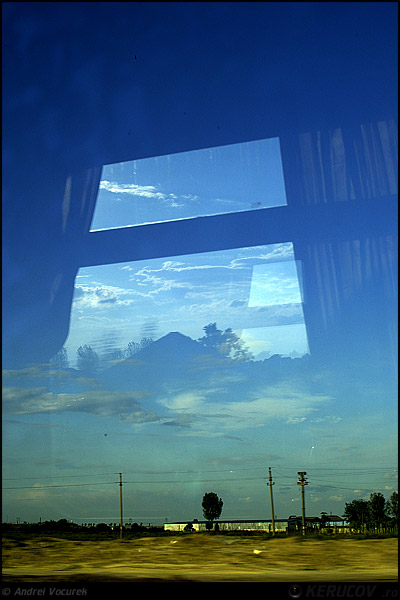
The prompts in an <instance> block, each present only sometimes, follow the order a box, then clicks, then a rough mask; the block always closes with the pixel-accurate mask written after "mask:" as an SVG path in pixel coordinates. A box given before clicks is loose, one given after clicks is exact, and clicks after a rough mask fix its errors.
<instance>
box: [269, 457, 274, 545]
mask: <svg viewBox="0 0 400 600" xmlns="http://www.w3.org/2000/svg"><path fill="white" fill-rule="evenodd" d="M267 485H269V493H270V496H271V514H272V535H275V514H274V497H273V495H272V486H273V485H275V482H273V481H272V474H271V467H269V482H267Z"/></svg>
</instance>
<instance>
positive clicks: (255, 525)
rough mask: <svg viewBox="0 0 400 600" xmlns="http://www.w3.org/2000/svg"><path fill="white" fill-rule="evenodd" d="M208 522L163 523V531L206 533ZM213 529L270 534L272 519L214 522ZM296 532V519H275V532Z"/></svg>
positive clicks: (195, 520)
mask: <svg viewBox="0 0 400 600" xmlns="http://www.w3.org/2000/svg"><path fill="white" fill-rule="evenodd" d="M208 523H209V521H198V520H197V519H194V520H193V521H178V522H175V523H164V531H207V525H208ZM213 529H214V530H215V529H219V531H266V532H269V533H272V519H267V520H263V521H260V520H248V519H246V520H235V521H220V520H218V521H214V523H213ZM294 531H296V519H295V518H294V519H275V532H284V533H291V532H294Z"/></svg>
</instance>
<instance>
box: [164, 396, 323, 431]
mask: <svg viewBox="0 0 400 600" xmlns="http://www.w3.org/2000/svg"><path fill="white" fill-rule="evenodd" d="M219 393H220V390H219V389H218V388H216V387H214V388H210V389H208V390H206V389H203V390H202V391H201V392H197V391H187V392H181V393H171V394H170V395H169V396H165V397H163V398H161V399H160V400H159V403H160V404H161V405H162V406H164V407H165V408H167V409H168V410H169V411H170V417H171V418H173V419H174V424H178V422H177V415H186V418H185V425H186V426H187V425H188V420H189V418H190V415H192V416H193V417H195V418H194V419H193V423H192V425H193V427H192V429H194V430H195V431H196V432H197V433H200V432H201V433H203V434H204V435H212V434H214V433H215V431H214V430H218V432H219V434H223V433H226V432H229V431H239V430H244V429H247V428H251V429H255V428H258V427H263V426H264V425H265V424H267V423H271V421H281V422H282V421H283V423H284V424H286V425H289V426H294V425H298V424H300V423H302V422H304V421H306V420H307V419H308V417H309V415H310V414H312V413H313V412H315V411H316V410H318V409H319V408H320V407H321V405H323V404H325V403H326V402H327V401H329V400H330V399H331V398H330V397H328V396H318V395H312V394H308V393H306V392H300V391H297V390H295V389H291V388H290V386H289V385H281V386H275V387H272V386H271V387H270V388H266V389H264V390H261V391H260V392H259V393H258V394H255V393H253V395H252V397H251V398H250V399H249V400H248V401H239V402H231V401H230V402H223V401H221V400H220V399H219V401H218V403H216V401H215V398H216V397H218V395H219ZM189 411H190V415H189ZM194 421H195V422H194Z"/></svg>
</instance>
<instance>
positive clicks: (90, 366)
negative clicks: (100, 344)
mask: <svg viewBox="0 0 400 600" xmlns="http://www.w3.org/2000/svg"><path fill="white" fill-rule="evenodd" d="M76 353H77V355H78V359H77V366H78V369H80V370H81V371H87V372H88V373H94V372H95V371H97V369H98V367H99V362H100V361H99V357H98V355H97V352H95V350H93V348H92V347H91V346H87V345H86V344H85V345H84V346H79V348H78V350H77V352H76Z"/></svg>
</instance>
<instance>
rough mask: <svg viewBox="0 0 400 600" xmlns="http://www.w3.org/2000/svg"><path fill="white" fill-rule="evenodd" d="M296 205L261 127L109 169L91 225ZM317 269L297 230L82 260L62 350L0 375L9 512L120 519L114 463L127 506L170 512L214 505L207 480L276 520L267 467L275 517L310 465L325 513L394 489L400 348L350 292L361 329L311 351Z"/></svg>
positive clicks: (156, 515) (311, 508) (148, 515)
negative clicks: (216, 245)
mask: <svg viewBox="0 0 400 600" xmlns="http://www.w3.org/2000/svg"><path fill="white" fill-rule="evenodd" d="M285 204H286V197H285V188H284V183H283V175H282V165H281V160H280V152H279V140H276V139H274V140H264V141H257V142H252V143H248V144H239V145H233V146H227V147H223V148H218V149H210V150H204V151H199V152H190V153H186V154H180V155H171V156H168V157H161V158H156V159H146V160H142V161H134V162H133V163H127V164H122V165H121V164H119V165H109V166H107V167H104V169H103V175H102V181H101V184H100V190H99V194H98V202H97V205H96V211H95V215H94V219H93V223H92V230H94V229H107V228H113V227H122V226H124V225H132V224H140V223H146V222H153V221H157V220H168V219H173V218H183V217H195V216H199V215H209V214H215V213H216V212H224V211H228V212H230V211H232V210H234V211H238V210H239V211H240V210H246V209H250V208H254V207H263V208H265V207H273V206H280V205H285ZM304 268H305V267H304V264H303V261H302V259H301V258H298V257H297V256H296V251H295V246H294V244H293V243H292V242H288V241H284V242H282V243H278V244H270V245H264V246H254V247H246V248H236V249H234V250H226V251H218V252H208V253H203V254H193V255H186V256H174V257H167V258H160V259H153V260H143V261H136V262H129V263H117V264H112V265H110V264H105V265H101V266H96V267H85V268H81V269H80V270H79V271H78V274H77V276H76V279H75V287H74V297H73V303H72V312H71V320H70V328H69V334H68V338H67V340H66V342H65V348H64V353H62V354H59V355H58V356H56V357H54V359H53V361H52V363H50V364H37V365H31V366H29V367H26V368H24V369H20V370H8V371H6V372H5V373H4V417H5V420H4V423H5V427H4V432H3V440H4V441H3V443H4V449H5V455H6V462H5V467H4V471H3V476H4V483H3V486H4V498H3V502H4V508H3V514H5V515H6V516H7V517H9V518H10V519H11V520H13V519H15V518H17V517H19V516H20V517H22V518H23V519H24V520H28V521H29V520H33V521H35V520H36V521H37V520H39V518H43V519H50V518H55V519H58V518H68V519H72V520H74V521H76V522H84V521H91V522H96V521H100V520H101V521H106V522H114V521H118V507H119V505H118V486H117V477H116V475H117V473H118V472H122V473H123V475H124V481H125V482H126V486H125V488H124V494H125V509H124V514H125V515H126V520H128V519H130V518H131V519H132V520H133V521H137V522H151V523H156V524H161V523H162V522H164V521H165V520H166V519H168V520H169V521H173V520H185V519H188V520H190V519H193V518H201V517H202V515H201V499H202V496H203V494H204V493H205V491H215V492H216V493H218V495H219V496H220V497H222V498H223V501H224V510H223V515H222V516H223V518H226V519H228V518H231V519H235V518H251V519H257V518H260V519H263V518H270V516H271V515H270V508H269V504H268V502H269V501H268V494H269V490H268V488H267V486H266V480H267V473H268V467H269V466H271V467H272V472H273V476H274V480H275V482H276V485H275V486H274V494H275V509H276V512H277V516H278V517H279V518H285V517H288V516H289V515H290V514H300V510H301V508H300V506H301V505H300V493H299V488H298V486H297V472H298V471H300V470H306V471H307V473H308V478H309V486H308V488H307V493H306V505H307V513H308V514H309V515H312V516H318V515H319V514H320V512H321V511H326V512H328V513H329V512H332V513H333V514H338V515H341V514H342V513H343V510H344V503H345V502H347V501H351V500H352V499H353V498H355V497H356V498H364V497H365V498H369V494H370V493H371V492H374V491H381V492H382V493H384V494H385V495H386V497H389V496H390V494H391V492H392V491H393V490H395V489H396V487H397V468H396V464H395V456H396V455H397V454H396V443H397V435H396V426H395V423H396V418H395V416H396V404H397V400H396V398H397V393H396V380H395V377H394V374H393V369H392V360H391V357H390V356H389V359H388V360H386V359H387V357H385V356H382V355H380V356H378V354H374V353H370V354H368V353H366V348H365V345H364V339H365V327H367V328H368V323H366V322H365V321H364V322H363V321H362V320H356V321H354V320H353V321H352V310H354V307H351V309H352V310H349V311H348V313H346V314H345V315H344V319H343V323H344V324H346V323H347V324H348V323H349V322H351V323H354V326H353V329H352V331H351V344H350V345H349V346H343V347H342V348H341V352H340V353H339V354H338V355H337V356H332V352H331V351H328V350H329V348H328V347H327V356H329V360H325V359H324V355H323V354H321V353H319V354H317V355H316V354H315V353H312V352H310V345H309V335H310V331H309V327H308V323H307V319H306V317H305V311H304V303H305V294H304V289H303V288H304V281H303V279H304V277H303V276H304V273H303V271H304ZM351 283H352V282H351V281H350V282H348V285H349V286H350V285H351ZM338 285H340V283H338ZM325 291H326V290H325ZM374 291H376V290H374V289H372V290H370V297H368V296H367V295H366V296H365V297H364V298H363V306H365V305H367V306H369V307H371V306H372V304H373V299H374V297H375V295H374ZM360 306H361V305H360ZM389 306H390V305H389ZM388 317H390V315H388V314H386V313H385V310H384V308H383V307H382V312H381V314H380V315H379V318H378V319H379V322H380V323H381V324H382V327H386V323H387V321H388ZM389 320H390V319H389ZM209 325H212V327H210V328H208V329H207V326H209ZM343 326H344V325H343ZM323 334H324V332H323V326H322V324H321V332H320V336H321V337H320V340H325V342H324V343H327V342H326V338H324V337H323ZM313 335H314V336H316V337H317V338H319V332H318V329H317V331H315V328H314V331H313ZM376 341H377V344H378V342H379V340H376ZM328 345H329V344H327V346H328ZM319 347H321V345H320V346H319ZM79 348H80V349H81V353H80V354H79V353H78V352H77V351H78V349H79ZM388 354H389V355H390V349H388Z"/></svg>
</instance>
